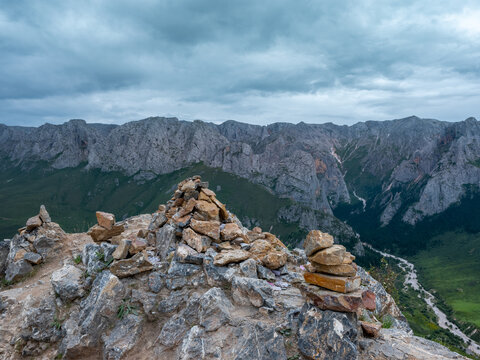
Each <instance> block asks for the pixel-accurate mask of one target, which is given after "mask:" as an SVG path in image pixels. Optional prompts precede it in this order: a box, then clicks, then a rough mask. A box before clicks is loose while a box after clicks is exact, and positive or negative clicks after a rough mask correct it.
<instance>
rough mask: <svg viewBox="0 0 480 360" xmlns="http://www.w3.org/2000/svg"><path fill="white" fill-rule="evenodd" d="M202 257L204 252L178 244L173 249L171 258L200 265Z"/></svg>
mask: <svg viewBox="0 0 480 360" xmlns="http://www.w3.org/2000/svg"><path fill="white" fill-rule="evenodd" d="M204 257H205V255H204V254H201V253H198V252H197V251H196V250H194V249H192V248H191V247H190V246H188V245H185V244H180V245H178V247H177V249H176V250H175V256H174V258H173V259H174V260H175V261H178V262H181V263H186V264H197V265H201V264H202V263H203V259H204Z"/></svg>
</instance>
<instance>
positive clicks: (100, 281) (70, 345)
mask: <svg viewBox="0 0 480 360" xmlns="http://www.w3.org/2000/svg"><path fill="white" fill-rule="evenodd" d="M124 295H125V288H124V286H123V284H122V283H121V281H120V280H119V279H118V278H117V277H116V276H115V275H113V274H112V273H110V271H102V272H101V273H100V274H99V275H98V276H97V277H96V278H95V280H94V282H93V284H92V288H91V291H90V294H89V295H88V296H87V297H86V298H85V299H83V300H82V302H81V304H80V313H79V314H78V316H76V317H74V318H71V320H69V321H68V322H66V324H65V327H66V335H65V337H64V339H63V341H62V344H61V346H60V349H61V350H62V353H63V358H71V357H72V358H82V356H84V357H86V356H89V355H90V356H91V355H93V354H94V353H95V348H96V346H97V345H98V344H99V342H100V340H101V339H102V335H103V334H104V333H105V332H106V330H107V329H108V328H110V327H111V326H113V324H114V323H115V320H116V318H117V311H118V308H119V306H120V304H121V302H122V299H123V298H124ZM67 323H68V324H67Z"/></svg>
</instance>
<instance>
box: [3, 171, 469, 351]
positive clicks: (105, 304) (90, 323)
mask: <svg viewBox="0 0 480 360" xmlns="http://www.w3.org/2000/svg"><path fill="white" fill-rule="evenodd" d="M96 215H97V221H98V223H97V224H96V225H95V226H93V227H92V228H91V229H90V230H89V232H88V233H79V234H67V233H65V232H64V231H63V230H62V229H61V228H60V227H59V226H58V225H57V224H55V223H54V222H52V220H51V219H50V216H49V215H48V212H47V211H46V209H45V208H44V207H42V208H41V210H40V213H39V214H38V215H36V216H34V217H32V218H30V219H28V221H27V224H26V226H25V227H24V228H22V229H19V233H18V234H17V235H15V236H14V237H13V238H12V239H11V240H7V241H4V242H2V243H1V247H0V249H1V250H2V251H1V252H0V270H1V272H2V274H5V275H6V278H5V281H4V283H3V287H2V289H1V290H0V318H1V321H2V331H1V332H0V338H1V340H2V341H0V354H1V357H2V358H3V359H20V358H31V357H33V358H38V359H52V358H56V359H60V358H64V359H152V358H156V359H239V360H240V359H242V360H244V359H265V360H267V359H268V360H271V359H279V360H280V359H282V360H286V359H289V360H292V359H406V358H408V359H461V358H463V357H461V356H460V355H458V354H456V353H453V352H451V351H449V350H448V349H446V348H445V347H443V346H441V345H439V344H437V343H434V342H431V341H428V340H425V339H421V338H418V337H415V336H413V335H412V333H411V330H410V328H409V326H408V324H407V323H406V321H405V319H404V317H403V316H402V314H401V312H400V311H399V309H398V308H397V306H396V304H395V302H394V301H393V299H392V297H391V296H390V295H389V294H388V293H386V292H385V290H384V289H383V287H382V286H381V285H380V284H379V283H378V282H377V281H375V280H374V279H373V278H372V277H370V276H369V274H368V273H366V272H365V271H364V270H363V269H361V268H360V267H358V268H357V267H356V266H355V265H354V264H353V263H352V259H353V258H354V257H352V255H351V254H348V253H346V252H345V249H344V248H343V249H342V247H341V246H339V245H333V246H332V244H333V239H332V238H331V236H329V235H327V234H323V233H321V232H318V231H316V232H312V233H311V234H310V235H309V238H308V241H307V242H306V243H307V244H306V245H305V250H306V251H307V252H308V254H310V255H311V256H313V258H312V259H313V260H315V261H320V263H321V262H322V260H319V259H318V258H319V257H323V258H324V257H325V256H327V255H326V254H325V253H324V252H325V251H326V250H328V253H331V252H332V251H333V250H332V249H334V250H335V253H336V255H335V257H337V258H338V257H339V256H340V255H341V256H340V257H341V259H340V258H339V261H340V260H341V261H342V262H345V264H347V265H348V264H351V265H348V266H349V267H350V268H352V267H353V268H354V272H356V275H355V276H358V277H355V279H358V284H357V285H356V286H355V288H352V289H346V288H344V289H337V291H340V292H336V291H330V290H327V289H325V288H321V287H319V286H315V285H312V284H309V283H306V282H305V280H306V279H307V277H306V276H305V274H306V272H305V268H308V267H311V266H313V265H312V264H310V263H308V260H307V256H306V253H305V251H304V250H302V249H295V250H292V251H290V250H288V249H287V248H286V247H285V246H284V245H283V244H282V242H281V241H280V240H279V239H278V238H277V237H276V236H275V235H274V234H271V233H269V232H264V231H262V229H260V228H258V227H257V228H254V229H251V230H250V229H247V228H245V227H244V226H243V225H242V224H241V223H240V222H239V220H238V218H237V217H236V216H235V215H234V214H232V213H231V212H230V211H228V210H227V209H226V207H225V206H224V205H223V204H222V203H221V202H220V200H219V199H217V197H216V194H215V193H214V192H213V191H212V190H210V189H208V184H207V183H205V182H202V181H201V179H200V178H198V177H193V178H190V179H187V180H185V181H183V182H181V183H180V184H179V185H178V187H177V188H176V189H175V192H174V193H173V196H172V198H171V200H169V201H168V202H167V204H165V205H160V206H159V209H158V211H156V212H155V213H154V214H145V215H139V216H135V217H132V218H128V219H126V220H123V221H120V222H116V219H115V217H114V216H113V215H112V214H108V213H103V212H97V214H96ZM322 248H325V249H324V250H321V249H322ZM339 249H340V252H339ZM319 251H320V252H319ZM319 254H323V255H322V256H320V255H319ZM309 258H310V256H309ZM327 258H329V259H330V260H331V259H332V258H331V257H330V255H328V256H327ZM345 259H348V260H347V261H345ZM313 260H312V261H313ZM316 266H318V265H316ZM328 266H329V265H327V268H328ZM334 266H338V265H334ZM317 270H318V269H317ZM324 270H325V267H323V268H322V269H320V270H318V271H324ZM328 270H329V271H331V270H332V269H331V268H328ZM350 271H351V270H349V272H350ZM350 275H354V274H350ZM328 278H332V276H329V277H328ZM355 281H357V280H355ZM325 285H328V286H329V287H330V285H331V284H330V285H329V284H326V283H325ZM382 322H383V328H382Z"/></svg>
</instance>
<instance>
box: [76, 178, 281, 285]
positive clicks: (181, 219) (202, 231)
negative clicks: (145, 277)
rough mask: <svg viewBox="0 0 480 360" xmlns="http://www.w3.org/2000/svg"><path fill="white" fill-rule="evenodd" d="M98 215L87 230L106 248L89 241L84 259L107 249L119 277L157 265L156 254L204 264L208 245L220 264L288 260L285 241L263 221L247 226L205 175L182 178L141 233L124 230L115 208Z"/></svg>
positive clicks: (266, 264)
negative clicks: (261, 225)
mask: <svg viewBox="0 0 480 360" xmlns="http://www.w3.org/2000/svg"><path fill="white" fill-rule="evenodd" d="M96 216H97V224H95V225H94V226H93V227H91V228H90V229H89V231H88V234H89V235H90V236H91V237H92V239H93V240H94V241H95V242H97V243H101V245H102V246H103V248H102V249H100V248H99V246H98V245H96V246H95V245H93V246H90V247H88V246H87V247H86V250H85V251H84V252H86V253H88V252H91V253H92V254H91V255H89V254H85V255H84V258H85V260H86V261H84V263H90V261H89V260H88V259H87V258H88V257H95V256H94V255H95V254H96V253H97V252H98V251H103V253H104V254H105V255H104V257H103V261H104V263H105V262H106V263H108V264H109V270H110V271H111V272H112V273H113V274H114V275H116V276H118V277H120V278H122V277H127V276H132V275H135V274H138V273H140V272H144V271H149V270H152V269H153V268H154V267H155V260H156V259H157V260H158V262H168V261H171V260H172V259H174V260H175V261H177V262H179V263H190V264H202V263H203V260H204V258H205V256H206V252H207V251H208V250H209V249H212V250H214V254H215V256H214V261H213V264H214V265H215V266H227V265H228V264H232V263H240V262H243V261H244V260H247V259H254V260H255V261H256V262H258V263H259V264H260V265H263V266H264V267H265V268H268V269H271V270H276V269H279V268H281V267H283V266H284V265H285V264H286V263H287V251H286V250H287V248H286V246H285V245H284V244H283V243H282V242H281V241H280V240H279V239H278V238H277V237H276V236H275V235H273V234H271V233H269V232H263V231H262V230H261V229H260V228H259V227H255V228H253V229H252V230H248V229H247V228H245V227H243V226H242V224H241V223H240V221H239V220H238V219H237V217H236V216H235V215H233V214H232V213H230V212H229V211H228V210H227V209H226V207H225V205H224V204H223V203H221V202H220V201H219V200H218V199H217V197H216V194H215V193H214V192H213V191H212V190H210V189H208V182H204V181H201V177H200V176H194V177H191V178H188V179H186V180H184V181H182V182H180V183H179V184H178V186H177V189H176V190H175V192H174V194H173V197H172V198H171V199H170V200H169V201H168V202H167V204H166V205H163V204H162V205H160V206H159V208H158V210H157V211H156V212H155V213H154V214H153V218H152V221H151V223H150V225H149V226H148V229H146V230H140V231H139V232H138V233H137V234H136V235H135V234H134V235H133V236H132V235H129V236H125V231H126V226H125V225H124V223H123V222H116V221H115V216H114V215H113V214H109V213H106V212H101V211H97V212H96ZM90 248H91V249H90ZM92 263H93V262H92ZM92 266H93V265H92ZM95 266H96V265H95ZM101 266H102V264H99V269H101ZM92 270H95V268H92ZM96 270H98V269H96Z"/></svg>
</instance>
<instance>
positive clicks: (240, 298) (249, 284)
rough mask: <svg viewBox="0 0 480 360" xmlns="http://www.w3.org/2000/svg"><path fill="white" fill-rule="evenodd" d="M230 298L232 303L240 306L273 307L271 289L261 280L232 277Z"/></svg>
mask: <svg viewBox="0 0 480 360" xmlns="http://www.w3.org/2000/svg"><path fill="white" fill-rule="evenodd" d="M232 297H233V301H234V302H235V303H238V304H240V305H253V306H256V307H262V306H267V307H275V301H274V300H273V288H272V286H271V285H270V284H268V282H266V281H265V280H261V279H252V278H244V277H239V276H234V277H233V280H232Z"/></svg>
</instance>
